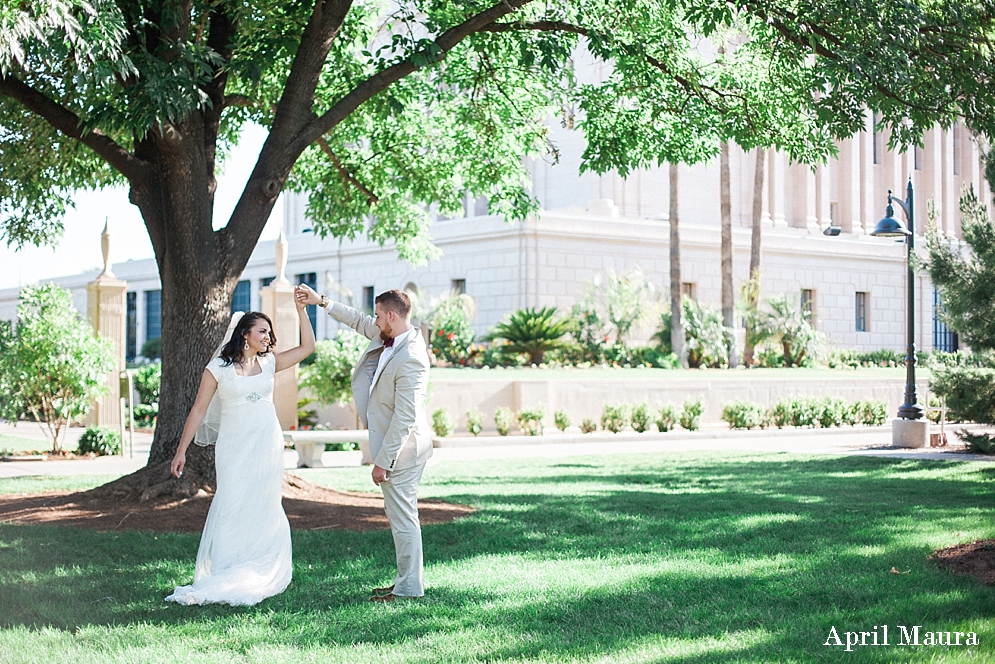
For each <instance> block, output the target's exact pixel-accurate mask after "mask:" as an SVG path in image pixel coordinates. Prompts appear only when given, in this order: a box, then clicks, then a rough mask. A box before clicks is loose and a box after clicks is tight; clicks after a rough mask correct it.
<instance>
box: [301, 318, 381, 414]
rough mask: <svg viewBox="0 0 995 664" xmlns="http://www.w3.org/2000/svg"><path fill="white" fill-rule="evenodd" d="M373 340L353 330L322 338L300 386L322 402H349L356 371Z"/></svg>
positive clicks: (304, 371) (305, 369) (303, 371)
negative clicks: (353, 373) (360, 359)
mask: <svg viewBox="0 0 995 664" xmlns="http://www.w3.org/2000/svg"><path fill="white" fill-rule="evenodd" d="M369 343H370V340H369V339H367V338H366V337H364V336H363V335H361V334H357V333H356V332H353V331H352V330H339V331H338V332H337V333H336V334H335V338H333V339H323V340H322V341H319V342H318V344H317V348H316V350H315V352H314V354H313V357H314V361H313V362H312V363H311V364H310V365H308V366H307V367H306V368H304V369H302V370H301V378H300V383H299V385H300V388H301V389H304V390H307V393H308V395H309V396H311V397H312V398H313V399H315V400H316V401H317V402H318V403H320V404H323V405H329V404H333V403H335V404H338V405H340V406H345V405H346V404H348V403H349V402H350V400H351V399H352V371H353V369H354V368H355V366H356V363H357V362H359V358H361V357H362V356H363V351H364V350H366V347H367V345H369Z"/></svg>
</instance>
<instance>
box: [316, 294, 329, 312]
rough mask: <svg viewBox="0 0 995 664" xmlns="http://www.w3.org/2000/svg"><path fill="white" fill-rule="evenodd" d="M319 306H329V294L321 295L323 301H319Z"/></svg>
mask: <svg viewBox="0 0 995 664" xmlns="http://www.w3.org/2000/svg"><path fill="white" fill-rule="evenodd" d="M318 306H320V307H321V308H322V309H324V308H325V307H327V306H328V296H327V295H322V296H321V302H319V303H318Z"/></svg>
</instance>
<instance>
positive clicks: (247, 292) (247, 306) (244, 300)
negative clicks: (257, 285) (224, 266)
mask: <svg viewBox="0 0 995 664" xmlns="http://www.w3.org/2000/svg"><path fill="white" fill-rule="evenodd" d="M251 309H252V284H251V283H249V280H248V279H245V280H242V281H240V282H238V283H237V284H236V285H235V292H234V293H232V296H231V310H232V313H235V312H236V311H242V312H245V311H250V310H251Z"/></svg>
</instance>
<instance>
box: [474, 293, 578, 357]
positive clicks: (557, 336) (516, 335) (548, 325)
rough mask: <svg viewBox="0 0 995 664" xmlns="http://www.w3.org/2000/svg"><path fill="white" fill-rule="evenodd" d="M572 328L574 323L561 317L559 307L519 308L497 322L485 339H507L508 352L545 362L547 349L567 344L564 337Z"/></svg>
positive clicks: (505, 347)
mask: <svg viewBox="0 0 995 664" xmlns="http://www.w3.org/2000/svg"><path fill="white" fill-rule="evenodd" d="M571 330H573V322H572V321H571V320H570V319H568V318H557V317H556V307H543V308H542V309H519V310H518V311H516V312H514V313H513V314H511V315H509V316H508V318H507V319H506V320H503V321H501V322H500V323H498V324H497V325H495V326H494V328H493V329H492V330H491V331H490V333H488V335H487V336H486V337H485V338H484V339H485V340H487V341H491V340H495V339H503V340H504V341H505V345H504V346H503V347H502V348H503V349H504V350H505V351H506V352H509V353H514V354H519V353H522V354H526V355H528V363H529V364H542V363H543V361H544V359H545V355H546V353H547V352H549V351H551V350H557V349H560V348H563V347H564V346H565V345H566V342H565V341H564V339H563V337H565V336H566V335H567V334H569V333H570V332H571Z"/></svg>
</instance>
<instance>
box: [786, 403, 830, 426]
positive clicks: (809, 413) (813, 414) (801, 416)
mask: <svg viewBox="0 0 995 664" xmlns="http://www.w3.org/2000/svg"><path fill="white" fill-rule="evenodd" d="M820 415H822V403H821V401H820V400H819V399H812V398H808V397H795V398H794V399H792V400H791V426H794V427H815V426H818V425H819V416H820Z"/></svg>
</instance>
